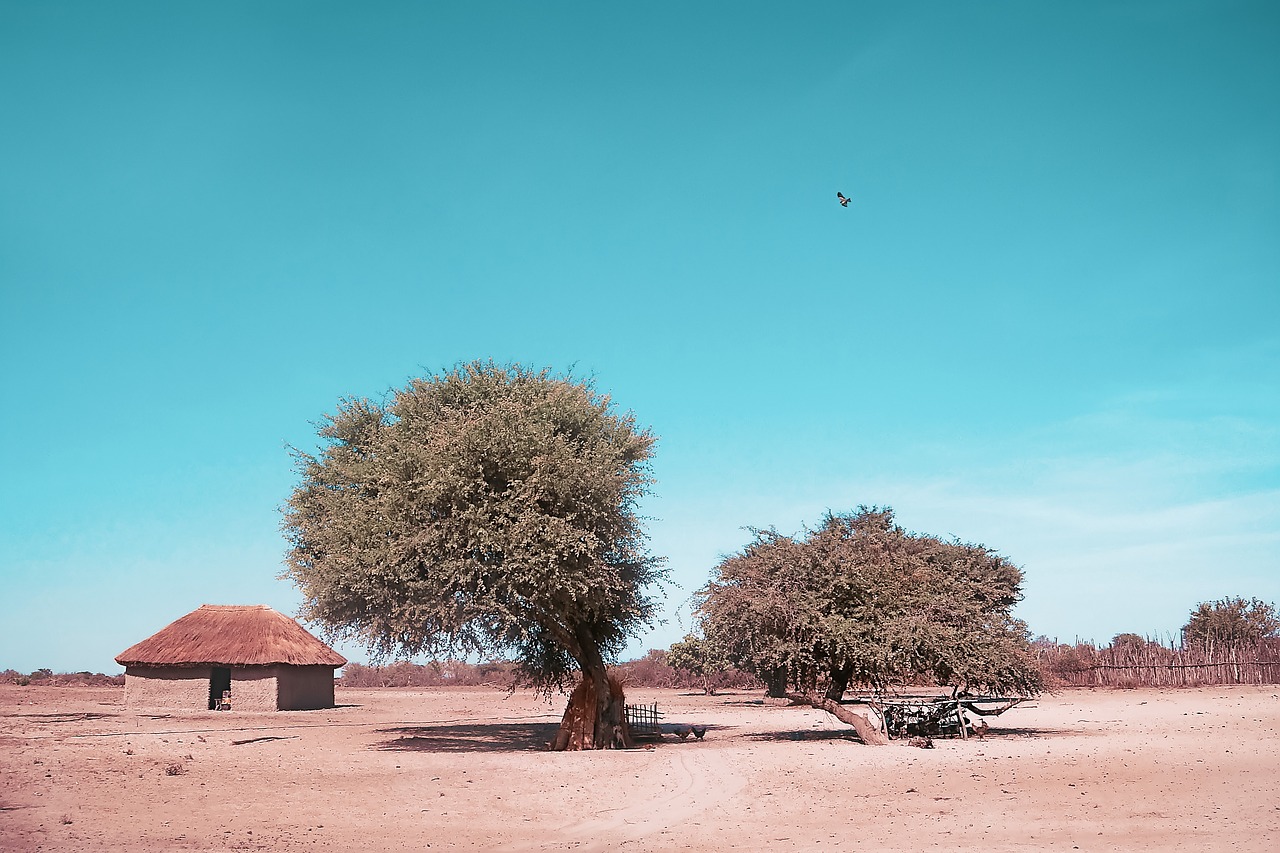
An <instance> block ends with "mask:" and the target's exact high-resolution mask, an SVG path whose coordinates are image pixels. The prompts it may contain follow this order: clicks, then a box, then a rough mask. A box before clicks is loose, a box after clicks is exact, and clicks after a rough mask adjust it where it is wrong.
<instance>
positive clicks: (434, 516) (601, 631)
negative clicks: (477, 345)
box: [284, 362, 665, 749]
mask: <svg viewBox="0 0 1280 853" xmlns="http://www.w3.org/2000/svg"><path fill="white" fill-rule="evenodd" d="M319 433H320V438H321V439H322V442H323V446H322V447H321V449H320V450H319V452H318V453H316V454H309V453H305V452H302V451H295V456H296V460H297V468H298V474H299V477H300V482H299V484H298V486H297V487H296V488H295V490H294V492H293V494H292V497H291V498H290V499H289V502H288V507H287V509H286V513H285V519H284V530H285V532H286V535H287V537H288V539H289V542H290V546H291V547H290V549H289V552H288V556H287V568H286V570H285V572H284V576H285V577H287V578H290V579H292V580H293V581H294V582H295V583H296V584H297V585H298V587H299V589H300V590H301V591H302V595H303V607H302V615H303V616H304V617H306V618H307V619H309V620H312V621H315V622H318V623H320V624H321V625H323V626H326V628H327V631H328V634H329V635H330V636H331V637H333V638H335V639H345V640H353V641H358V642H361V643H363V644H364V645H366V646H367V647H368V648H369V650H370V652H371V654H372V655H373V656H374V657H375V659H385V658H387V657H389V656H392V655H397V656H406V657H409V656H418V655H427V656H431V657H449V658H461V659H467V658H469V659H477V658H480V659H484V658H489V657H496V656H503V657H508V658H510V659H513V660H514V661H515V662H516V663H517V667H518V673H519V677H520V680H521V682H522V683H524V684H526V685H531V686H534V687H537V688H539V689H541V690H544V691H547V692H548V693H549V692H551V691H553V690H555V689H558V688H561V687H565V686H568V685H570V684H573V683H575V682H576V683H577V688H576V689H575V690H574V692H573V694H572V695H571V698H570V702H569V706H568V707H567V708H566V710H565V716H564V720H563V723H562V728H561V732H560V735H559V736H558V737H557V740H556V742H555V744H554V746H555V747H556V748H560V749H565V748H610V747H615V746H626V745H629V742H630V741H629V734H628V732H627V728H626V721H625V714H624V705H623V702H624V698H623V695H622V691H621V688H620V685H617V684H611V683H610V681H609V679H608V675H607V671H606V666H607V664H608V663H609V662H610V661H611V660H613V659H615V658H616V656H617V654H618V653H619V652H620V651H621V650H622V648H623V647H624V646H625V644H626V641H627V639H628V638H629V637H631V636H632V635H634V634H636V633H637V632H638V630H639V629H640V628H641V627H643V626H645V625H648V624H650V623H651V622H652V621H653V619H654V616H655V610H656V604H655V601H654V599H653V598H651V597H650V596H649V595H648V594H647V592H646V590H647V589H648V588H649V587H650V586H652V585H654V584H660V583H661V582H662V580H663V579H664V577H665V570H664V569H663V568H662V564H661V560H659V559H657V558H655V557H653V556H651V555H650V554H649V553H648V550H647V539H646V536H645V533H644V530H643V528H642V524H641V519H640V517H639V516H638V514H637V503H638V501H639V500H640V499H641V497H642V496H643V495H644V494H646V492H647V489H648V487H649V485H650V484H651V475H650V469H649V461H650V459H651V457H652V454H653V446H654V441H655V439H654V437H653V436H652V435H651V434H650V433H649V432H648V431H646V430H643V429H640V428H638V427H637V425H636V423H635V419H634V417H632V416H631V415H630V414H626V415H621V414H618V413H617V412H616V411H615V410H614V407H613V405H612V402H611V400H610V399H609V398H608V397H607V396H603V395H601V394H599V393H597V392H596V391H595V390H594V389H593V388H592V386H591V385H590V384H585V383H581V382H576V381H572V380H570V379H568V378H563V377H558V376H554V375H552V374H550V373H549V372H548V371H545V370H543V371H537V370H531V369H527V368H525V367H521V366H502V365H497V364H494V363H492V362H472V363H468V364H463V365H460V366H458V367H456V368H454V369H452V370H449V371H447V372H442V373H440V374H435V375H430V376H427V377H425V378H422V379H415V380H413V381H412V382H410V383H409V385H408V386H407V387H405V388H403V389H400V390H397V391H395V392H394V393H393V394H392V395H391V396H390V399H389V401H388V402H386V403H385V404H380V403H375V402H372V401H370V400H367V399H357V398H348V399H344V400H342V401H340V403H339V405H338V409H337V412H336V413H335V414H332V415H326V416H325V418H324V421H323V423H322V425H321V427H320V430H319Z"/></svg>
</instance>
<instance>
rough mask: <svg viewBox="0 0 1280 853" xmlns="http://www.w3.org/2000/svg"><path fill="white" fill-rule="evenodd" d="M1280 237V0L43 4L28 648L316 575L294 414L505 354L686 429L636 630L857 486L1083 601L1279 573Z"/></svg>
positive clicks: (0, 421) (104, 633) (23, 313)
mask: <svg viewBox="0 0 1280 853" xmlns="http://www.w3.org/2000/svg"><path fill="white" fill-rule="evenodd" d="M837 190H840V191H843V192H844V193H845V194H846V195H849V196H851V197H852V198H853V203H852V204H851V205H850V206H849V207H848V208H847V209H845V208H841V207H840V206H839V205H838V204H837V203H836V191H837ZM1278 237H1280V5H1277V4H1276V3H1274V2H1256V3H1254V2H1224V0H1211V2H1210V0H1206V1H1205V2H1180V1H1179V0H1156V2H1081V0H1071V2H966V3H952V2H946V3H871V2H837V3H809V4H790V3H788V4H783V3H767V4H766V3H744V2H716V3H688V2H680V3H661V2H651V3H644V4H639V5H630V6H625V7H624V6H622V5H620V4H605V3H581V4H578V3H515V2H510V3H479V2H477V3H448V4H446V3H425V2H423V3H408V2H405V3H390V2H383V3H378V2H370V3H358V4H357V3H321V2H305V3H304V2H297V3H290V2H271V3H234V2H225V0H224V2H217V3H204V4H193V3H184V4H173V3H136V2H122V3H110V4H104V3H99V2H86V3H74V2H57V3H46V2H14V1H13V0H0V392H2V399H3V417H2V418H0V453H2V454H3V457H2V459H3V472H4V486H5V487H4V489H3V490H2V491H0V590H2V592H3V595H2V597H0V601H3V619H0V668H4V667H13V668H15V669H19V670H22V671H30V670H32V669H34V668H36V667H41V666H48V667H51V668H53V669H56V670H80V669H91V670H103V671H108V672H115V671H118V667H116V665H115V663H114V661H113V657H114V656H115V654H117V653H118V652H119V651H121V650H122V649H124V648H125V647H126V646H128V645H130V644H132V643H134V642H136V641H138V640H140V639H142V638H143V637H145V636H147V635H149V634H150V633H152V632H154V631H155V630H157V629H159V628H160V627H162V626H163V625H165V624H166V623H168V622H170V621H172V620H173V619H175V618H177V617H178V616H181V615H183V614H184V613H186V612H188V611H190V610H192V609H194V608H195V607H197V606H199V605H200V604H203V603H223V604H232V603H246V604H247V603H265V604H270V605H272V606H274V607H276V608H277V609H280V610H283V611H285V612H290V613H293V612H296V608H297V605H298V603H299V597H298V595H297V593H296V591H295V590H294V589H293V588H292V587H291V586H290V585H289V584H287V583H285V582H283V581H280V580H277V579H276V576H277V574H278V572H279V571H280V569H281V565H282V554H283V551H284V540H283V538H282V536H281V535H280V532H279V523H280V514H279V507H280V505H281V504H282V503H283V502H284V501H285V499H286V498H287V496H288V494H289V492H290V490H291V488H292V486H293V484H294V482H295V477H294V474H293V471H292V467H291V461H290V457H289V455H288V452H287V449H286V446H287V445H297V446H301V447H310V446H313V445H314V435H315V431H314V426H313V424H314V422H315V421H316V420H317V419H318V418H319V417H320V415H321V414H322V413H324V412H326V411H332V410H333V408H334V405H335V403H336V401H337V400H338V398H339V397H341V396H344V395H378V394H380V393H382V392H383V391H385V390H386V389H388V388H391V387H394V386H399V385H403V384H404V383H405V381H406V380H407V379H409V378H410V377H412V376H415V375H420V374H422V373H423V372H426V371H430V370H435V369H439V368H442V367H446V366H449V365H452V364H454V363H456V362H458V361H459V360H467V359H472V358H490V357H491V358H494V359H498V360H502V361H508V360H515V361H520V362H524V363H527V364H531V365H534V366H549V367H552V368H554V369H556V370H561V371H564V370H569V369H572V370H573V371H574V373H575V374H576V375H578V376H583V377H587V376H593V377H595V380H596V382H597V384H598V386H599V388H600V389H601V390H604V391H607V392H609V393H611V394H612V395H613V397H614V399H615V401H616V402H617V404H618V405H619V406H620V407H622V408H623V409H630V410H633V411H634V412H635V414H636V416H637V418H638V419H639V421H640V422H641V423H642V424H644V425H647V426H649V427H651V428H652V429H653V431H654V432H655V433H656V434H657V435H659V436H660V437H661V441H660V444H659V448H658V455H657V458H656V466H655V473H656V475H657V479H658V483H657V487H656V490H655V493H654V495H653V497H652V499H650V500H649V501H648V503H647V505H646V507H645V511H646V513H647V514H648V515H650V516H652V517H653V521H652V523H651V527H650V529H651V532H652V536H653V548H654V551H655V552H656V553H658V554H661V555H664V556H666V557H668V558H669V559H670V566H671V569H672V572H673V577H674V579H675V581H676V582H677V583H678V584H679V587H678V588H673V589H671V590H670V591H669V596H668V601H669V621H668V623H667V624H666V625H665V626H663V627H661V628H660V629H659V630H657V631H655V632H654V633H653V634H651V635H649V636H646V637H644V638H641V639H640V640H638V641H637V642H636V643H635V644H634V646H633V648H632V651H634V652H637V653H639V652H643V651H644V650H645V649H647V648H652V647H665V646H666V645H668V644H670V643H671V642H672V641H674V640H675V639H678V638H679V637H680V636H681V635H682V634H683V633H685V631H687V630H688V627H689V623H688V614H687V605H686V602H687V599H688V596H689V594H690V593H692V592H693V591H694V590H695V589H696V588H697V587H698V586H700V585H701V584H702V583H703V582H704V581H705V580H706V578H707V577H708V573H709V572H710V570H711V569H712V567H713V566H714V565H715V564H716V562H717V561H718V558H719V557H720V556H721V555H723V554H727V553H730V552H732V551H734V550H736V549H738V548H739V547H741V546H742V545H743V544H744V543H745V542H746V541H747V540H748V538H749V537H748V534H747V533H746V532H744V530H743V528H744V527H745V526H755V527H768V526H776V527H778V528H779V529H781V530H784V531H788V532H791V531H795V530H797V529H799V528H800V527H801V526H802V525H804V524H816V523H818V522H819V521H820V519H821V516H822V514H823V512H824V511H826V510H827V509H832V510H836V511H840V510H846V509H851V508H853V507H856V506H857V505H859V504H880V505H884V504H888V505H891V506H893V507H894V509H895V510H896V511H897V514H898V518H899V521H900V522H901V523H902V524H903V525H904V526H906V527H908V528H910V529H913V530H917V531H921V532H927V533H936V534H940V535H954V536H957V537H959V538H961V539H964V540H968V541H978V542H983V543H985V544H986V545H988V546H990V547H992V548H995V549H996V550H998V551H1000V552H1001V553H1003V554H1005V555H1006V556H1008V557H1010V558H1011V559H1012V560H1014V561H1015V562H1016V563H1018V564H1019V565H1021V566H1023V567H1024V568H1025V570H1026V576H1027V582H1026V600H1025V602H1024V603H1023V604H1022V605H1021V606H1020V608H1019V615H1021V616H1022V618H1024V619H1026V620H1027V621H1028V622H1029V623H1030V626H1031V629H1032V631H1033V632H1034V633H1036V634H1047V635H1049V636H1057V637H1060V638H1062V639H1064V640H1071V639H1073V638H1075V637H1077V636H1079V637H1083V638H1086V639H1087V638H1095V639H1098V640H1100V641H1106V640H1108V639H1109V638H1110V637H1111V636H1112V635H1113V634H1115V633H1118V632H1121V631H1135V632H1139V633H1160V634H1164V633H1166V632H1176V631H1177V629H1178V627H1179V626H1180V625H1182V624H1183V622H1184V621H1185V619H1186V616H1187V613H1188V611H1189V610H1190V609H1191V608H1192V607H1194V606H1195V605H1196V604H1197V603H1198V602H1200V601H1203V600H1207V599H1213V598H1219V597H1223V596H1227V595H1243V596H1246V597H1249V596H1259V597H1261V598H1264V599H1266V600H1268V601H1276V600H1280V239H1278ZM682 605H683V606H684V609H679V608H681V606H682ZM348 651H350V650H348ZM353 657H355V659H363V658H362V657H361V656H360V654H359V653H358V652H356V653H353Z"/></svg>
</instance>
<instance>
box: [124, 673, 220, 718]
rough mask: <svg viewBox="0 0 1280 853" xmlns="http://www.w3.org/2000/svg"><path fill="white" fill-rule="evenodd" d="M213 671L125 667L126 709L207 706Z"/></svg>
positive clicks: (199, 708) (203, 707)
mask: <svg viewBox="0 0 1280 853" xmlns="http://www.w3.org/2000/svg"><path fill="white" fill-rule="evenodd" d="M212 675H213V671H212V670H211V669H210V668H209V667H207V666H206V667H199V666H190V667H188V666H129V667H125V670H124V704H125V707H126V708H189V709H192V710H202V709H205V708H208V707H209V678H210V677H211V676H212Z"/></svg>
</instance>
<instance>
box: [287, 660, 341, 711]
mask: <svg viewBox="0 0 1280 853" xmlns="http://www.w3.org/2000/svg"><path fill="white" fill-rule="evenodd" d="M278 670H279V684H280V692H279V708H280V710H281V711H312V710H315V709H316V708H332V707H333V667H331V666H281V667H278Z"/></svg>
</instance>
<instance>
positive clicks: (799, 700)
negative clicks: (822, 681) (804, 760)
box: [788, 693, 889, 746]
mask: <svg viewBox="0 0 1280 853" xmlns="http://www.w3.org/2000/svg"><path fill="white" fill-rule="evenodd" d="M788 698H790V699H791V701H792V702H795V703H796V704H797V705H809V706H810V707H813V708H821V709H822V710H823V711H826V712H827V713H828V714H830V715H831V716H833V717H835V718H836V719H837V720H839V721H840V722H842V723H846V724H848V725H850V726H853V730H854V731H855V732H857V733H858V737H859V738H861V739H862V742H863V743H865V744H867V745H868V746H884V745H885V744H887V743H888V742H889V738H888V737H886V736H885V733H884V732H882V731H880V727H879V726H877V725H876V724H875V723H873V722H871V721H870V720H868V719H867V718H866V717H864V716H862V715H861V714H855V713H854V712H853V711H850V710H849V709H848V708H846V707H845V706H843V705H841V704H840V703H839V702H833V701H831V700H830V699H827V698H825V697H824V698H822V699H815V698H814V697H812V696H801V695H799V694H796V693H792V694H791V695H790V696H789V697H788Z"/></svg>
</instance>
